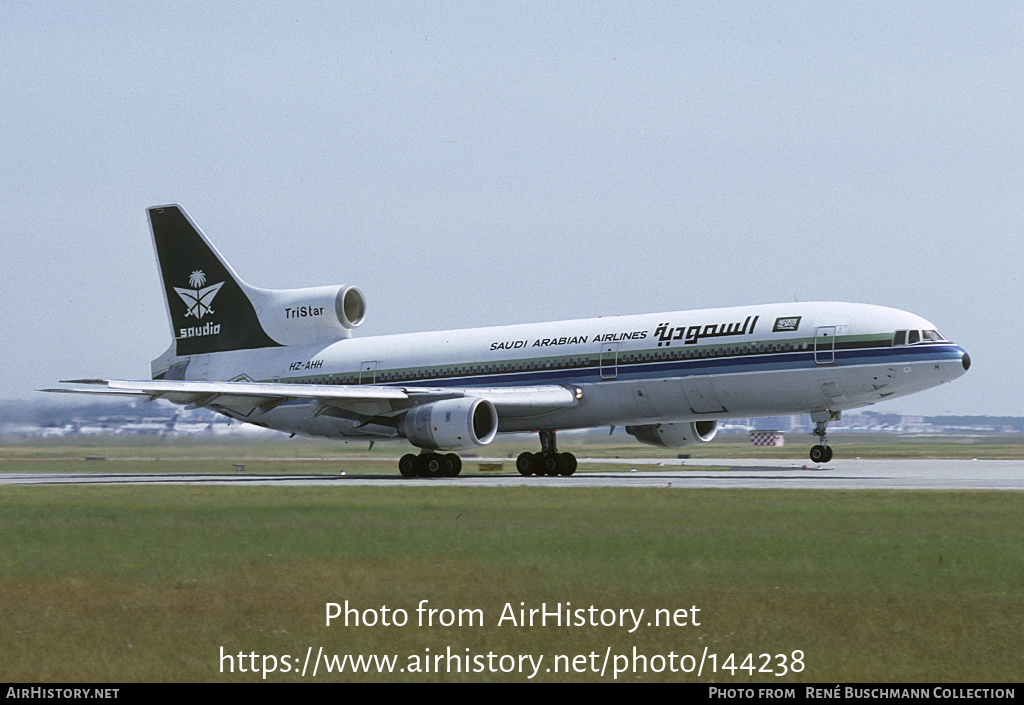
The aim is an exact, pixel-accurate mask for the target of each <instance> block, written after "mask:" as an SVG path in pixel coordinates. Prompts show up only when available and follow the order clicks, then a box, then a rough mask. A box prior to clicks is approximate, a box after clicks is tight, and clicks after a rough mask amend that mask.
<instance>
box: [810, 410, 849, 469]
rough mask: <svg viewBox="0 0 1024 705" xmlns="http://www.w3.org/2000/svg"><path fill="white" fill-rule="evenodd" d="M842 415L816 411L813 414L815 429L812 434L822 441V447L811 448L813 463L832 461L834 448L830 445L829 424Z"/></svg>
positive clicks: (835, 412) (837, 412) (827, 411)
mask: <svg viewBox="0 0 1024 705" xmlns="http://www.w3.org/2000/svg"><path fill="white" fill-rule="evenodd" d="M841 415H842V412H841V411H829V410H827V409H826V410H825V411H814V412H811V421H814V423H815V424H816V425H815V428H814V430H813V431H811V433H813V434H814V435H815V436H817V437H818V438H820V439H821V445H816V446H814V447H812V448H811V461H812V462H815V463H827V462H828V461H830V460H832V448H830V447H829V445H828V433H827V430H828V422H829V421H836V420H838V419H839V418H840V416H841Z"/></svg>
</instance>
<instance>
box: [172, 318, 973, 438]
mask: <svg viewBox="0 0 1024 705" xmlns="http://www.w3.org/2000/svg"><path fill="white" fill-rule="evenodd" d="M897 331H918V332H921V331H929V332H930V331H934V326H933V325H932V324H931V323H929V322H928V321H926V320H925V319H923V318H921V317H919V316H916V315H914V314H911V313H907V312H905V311H899V310H896V309H891V308H885V307H880V306H871V305H863V304H846V303H790V304H767V305H756V306H741V307H735V308H720V309H705V310H698V311H679V312H672V313H658V314H649V315H636V316H616V317H609V318H592V319H584V320H572V321H557V322H551V323H536V324H524V325H511V326H497V327H489V328H473V329H465V330H450V331H438V332H430V333H410V334H403V335H390V336H379V337H367V338H349V339H345V340H340V341H337V342H334V343H330V344H319V345H289V346H283V347H278V348H263V349H258V350H238V351H230V352H214V353H208V354H202V355H193V356H191V357H189V358H187V359H188V365H187V367H186V368H185V372H184V374H183V377H184V379H190V380H238V379H249V380H253V381H257V382H279V383H306V384H324V385H360V386H361V385H389V386H400V387H402V388H403V389H413V390H414V389H416V388H429V389H431V390H435V391H436V390H439V389H442V390H443V389H444V388H445V387H452V388H456V387H457V388H459V389H462V390H465V389H471V388H479V389H497V388H503V389H507V388H513V389H515V388H523V389H528V388H531V387H538V386H542V385H543V386H545V387H550V386H551V385H559V386H563V387H565V388H566V389H567V390H569V391H571V392H572V393H573V394H574V395H575V397H576V399H577V403H575V405H573V406H572V407H571V408H564V407H562V408H558V409H555V410H552V409H549V408H545V407H544V405H543V404H538V405H537V409H536V412H535V413H529V410H525V411H524V410H520V411H521V412H524V413H517V414H515V415H510V416H509V417H508V418H506V417H502V418H499V431H502V432H509V431H534V430H555V429H571V428H588V427H595V426H609V425H610V426H619V425H628V424H653V423H661V422H675V421H694V420H713V419H724V418H737V417H758V416H776V415H785V414H805V413H812V412H815V411H825V410H828V411H832V412H835V411H840V410H843V409H850V408H854V407H859V406H865V405H869V404H873V403H875V402H878V401H880V400H883V399H888V398H892V397H897V396H902V395H906V394H911V393H914V392H918V391H921V390H924V389H928V388H930V387H934V386H937V385H939V384H942V383H944V382H949V381H951V380H953V379H955V378H957V377H959V376H960V375H962V374H963V373H964V371H965V369H966V366H967V364H968V361H967V360H966V359H965V357H966V353H965V352H964V350H963V349H962V348H960V347H959V346H957V345H955V344H953V343H950V342H948V341H945V340H943V339H941V338H939V337H938V336H937V335H932V336H928V338H929V339H927V340H921V341H920V342H917V343H916V344H906V343H904V344H894V336H895V334H896V332H897ZM917 337H920V335H919V336H917ZM908 339H909V338H908ZM185 359H186V358H182V357H177V356H174V355H173V354H170V353H168V354H165V355H164V356H162V357H161V358H158V359H157V360H155V361H154V363H153V367H154V374H156V373H157V372H158V371H164V370H166V369H168V368H169V367H170V366H171V365H172V364H177V365H179V366H180V365H181V362H182V361H184V360H185ZM213 408H217V407H216V406H214V407H213ZM218 410H219V411H221V412H222V413H225V414H228V415H230V416H235V417H236V418H243V419H244V420H246V421H250V422H253V423H258V424H260V425H265V426H268V427H270V428H275V429H279V430H283V431H292V432H298V433H304V434H308V435H318V436H328V437H341V438H352V437H363V438H384V437H393V436H395V435H396V434H395V430H394V428H393V427H389V426H388V425H387V424H380V425H378V424H374V423H367V422H366V421H365V419H364V420H362V421H357V420H354V419H350V418H337V417H335V416H331V415H327V414H322V413H318V412H319V411H321V409H320V408H319V407H318V405H317V403H316V402H313V401H304V400H292V401H290V402H288V403H284V404H280V405H279V406H276V407H274V408H271V409H268V410H266V411H260V410H256V411H253V412H251V413H248V414H245V415H242V414H239V413H235V412H233V411H232V410H230V409H218ZM361 410H362V412H363V413H364V414H365V415H366V416H373V415H375V414H381V415H383V414H386V413H388V411H389V410H390V407H389V406H388V405H387V404H386V403H384V402H373V401H367V402H366V403H365V404H364V405H363V407H362V409H361Z"/></svg>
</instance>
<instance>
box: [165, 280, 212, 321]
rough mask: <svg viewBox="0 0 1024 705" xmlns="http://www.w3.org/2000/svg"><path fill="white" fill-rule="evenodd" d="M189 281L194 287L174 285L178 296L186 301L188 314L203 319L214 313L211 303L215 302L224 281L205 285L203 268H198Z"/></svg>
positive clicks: (186, 312)
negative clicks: (187, 287)
mask: <svg viewBox="0 0 1024 705" xmlns="http://www.w3.org/2000/svg"><path fill="white" fill-rule="evenodd" d="M188 283H189V284H191V285H192V286H193V288H192V289H181V288H178V287H174V290H175V291H176V292H178V296H180V297H181V300H182V301H183V302H184V303H185V307H186V309H187V310H186V311H185V315H186V316H195V317H196V318H197V319H201V318H202V317H203V316H205V315H206V314H208V313H213V308H212V306H211V304H212V303H213V297H214V296H216V295H217V292H218V291H220V288H221V287H222V286H224V282H219V283H217V284H211V285H210V286H207V287H204V286H203V284H205V283H206V274H205V273H204V272H203V270H201V269H197V270H195V271H194V272H192V274H190V275H189V277H188Z"/></svg>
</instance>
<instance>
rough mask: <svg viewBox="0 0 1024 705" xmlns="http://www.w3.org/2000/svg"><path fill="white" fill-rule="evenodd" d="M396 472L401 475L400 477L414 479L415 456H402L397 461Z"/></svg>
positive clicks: (407, 454) (408, 454)
mask: <svg viewBox="0 0 1024 705" xmlns="http://www.w3.org/2000/svg"><path fill="white" fill-rule="evenodd" d="M398 472H400V473H402V477H416V456H415V455H413V454H412V453H406V454H405V455H403V456H402V459H401V460H399V461H398Z"/></svg>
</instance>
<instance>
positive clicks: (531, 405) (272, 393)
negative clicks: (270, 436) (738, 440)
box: [42, 379, 579, 418]
mask: <svg viewBox="0 0 1024 705" xmlns="http://www.w3.org/2000/svg"><path fill="white" fill-rule="evenodd" d="M61 383H62V384H68V385H73V386H69V387H62V388H57V389H44V390H42V391H44V392H60V393H71V394H104V395H120V396H135V397H146V399H147V401H153V400H155V399H166V400H167V401H170V402H172V403H174V404H181V405H184V406H185V407H186V408H189V409H196V408H199V407H210V408H214V409H216V408H217V407H222V408H226V409H230V410H232V411H235V412H238V413H240V414H242V415H244V416H248V415H249V414H251V413H253V412H254V411H259V412H260V413H266V412H268V411H270V410H271V409H273V408H274V407H276V406H278V405H280V404H283V403H285V402H288V401H294V400H305V401H315V402H317V403H318V404H319V405H320V406H321V411H320V412H318V413H325V412H326V413H329V414H330V413H331V412H332V411H336V412H340V413H338V414H337V415H339V416H346V415H347V414H345V413H344V412H346V411H349V412H352V413H354V414H356V415H359V416H362V415H367V416H376V415H387V416H392V415H396V414H397V413H401V412H402V411H403V410H405V409H408V408H410V407H413V406H417V405H419V404H427V403H430V402H432V401H440V400H442V399H453V398H457V397H473V398H479V399H486V400H488V401H490V402H491V403H492V404H494V407H495V409H496V410H497V412H498V415H499V416H502V417H505V418H510V417H522V416H536V415H540V414H544V413H548V412H551V411H558V410H561V409H568V408H571V407H573V406H575V405H576V404H577V403H579V399H578V392H577V391H576V390H575V389H574V388H570V387H562V386H559V385H538V386H532V387H490V388H486V387H400V386H398V387H392V386H383V385H358V386H333V385H323V384H280V383H271V382H206V381H189V380H160V379H156V380H104V379H79V380H65V381H62V382H61Z"/></svg>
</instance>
